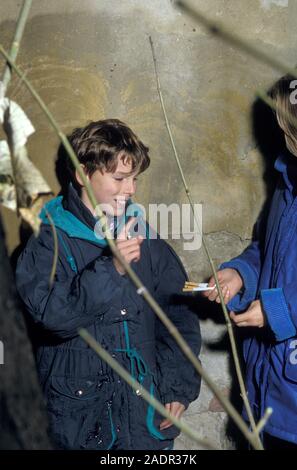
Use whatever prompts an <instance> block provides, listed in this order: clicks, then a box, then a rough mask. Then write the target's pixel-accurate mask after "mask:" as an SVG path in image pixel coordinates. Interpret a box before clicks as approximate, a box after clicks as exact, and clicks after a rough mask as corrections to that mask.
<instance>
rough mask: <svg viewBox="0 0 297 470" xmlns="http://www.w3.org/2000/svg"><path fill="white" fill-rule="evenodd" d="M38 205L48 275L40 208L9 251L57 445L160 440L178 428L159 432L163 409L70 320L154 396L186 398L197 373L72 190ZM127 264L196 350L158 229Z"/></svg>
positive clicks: (141, 444) (179, 277) (190, 316)
mask: <svg viewBox="0 0 297 470" xmlns="http://www.w3.org/2000/svg"><path fill="white" fill-rule="evenodd" d="M46 208H47V211H48V212H49V213H50V214H51V216H52V218H53V220H54V223H55V226H56V229H57V232H58V240H59V250H58V265H57V270H56V275H55V280H54V284H53V286H52V287H51V288H49V276H50V272H51V267H52V261H53V254H54V249H53V246H54V245H53V233H52V229H51V227H50V226H49V225H48V222H47V218H46V217H45V213H44V211H43V221H44V223H43V224H42V226H41V231H40V234H39V236H38V237H37V238H35V237H31V239H30V240H29V242H28V244H27V246H26V248H25V250H24V251H23V253H22V254H21V256H20V258H19V260H18V265H17V271H16V280H17V287H18V291H19V293H20V295H21V297H22V299H23V301H24V303H25V306H26V309H27V311H28V313H29V318H30V319H31V321H32V323H33V329H34V331H35V333H34V337H35V348H36V360H37V368H38V373H39V377H40V382H41V385H42V387H43V390H44V393H45V396H46V400H47V408H48V412H49V419H50V428H51V435H52V437H53V440H54V442H55V443H56V445H57V446H58V447H59V448H63V449H97V450H100V449H164V448H166V447H167V446H168V445H170V442H171V440H172V439H173V438H175V437H176V436H177V435H178V430H177V429H176V428H175V427H171V428H169V429H168V430H164V431H162V432H160V430H159V424H160V422H161V420H162V419H163V418H162V417H161V416H159V415H158V414H157V413H155V410H154V408H153V407H151V406H149V405H148V404H147V403H146V402H145V401H144V400H143V398H142V397H141V396H139V395H138V394H137V393H135V392H133V390H132V389H131V388H130V387H129V386H128V385H127V384H126V383H124V382H123V381H122V380H121V379H120V378H119V377H118V376H117V375H116V374H115V373H114V372H113V370H111V369H110V368H109V367H108V366H107V364H106V363H104V362H103V361H102V360H101V359H100V357H99V356H98V355H97V354H96V353H95V352H94V351H93V350H92V349H91V348H89V347H88V345H87V344H86V343H85V342H84V341H83V340H82V339H81V337H80V336H78V334H77V330H78V328H80V327H84V328H87V330H88V331H89V333H90V334H91V335H92V336H93V337H95V339H96V340H97V341H98V342H99V343H100V344H101V345H102V346H103V347H104V348H105V349H106V350H107V351H108V352H109V353H110V354H111V355H112V356H113V357H114V358H115V359H116V360H117V361H119V362H120V363H121V365H122V366H123V367H125V368H126V369H127V370H129V371H130V373H131V374H132V375H133V376H134V377H135V378H136V379H137V380H139V381H140V382H141V383H142V384H143V385H144V387H145V388H146V389H147V390H149V391H150V393H151V394H152V395H153V396H155V397H156V398H158V399H159V400H160V401H161V402H162V403H163V404H165V403H169V402H172V401H179V402H181V403H183V404H184V405H185V406H186V407H187V406H188V404H189V403H190V402H191V401H193V400H195V399H196V398H197V396H198V394H199V388H200V378H199V377H198V375H197V374H196V372H195V371H194V368H193V367H192V365H191V364H190V363H189V362H188V360H187V359H186V358H185V357H184V355H183V353H182V352H181V351H180V348H179V347H178V346H177V344H176V343H175V341H174V339H173V338H172V337H171V336H170V334H169V333H168V331H167V329H166V328H165V327H164V326H163V324H162V323H161V322H160V320H159V319H158V318H157V317H156V315H155V314H154V313H153V311H152V310H151V309H150V308H149V306H148V304H147V303H146V302H145V300H144V299H143V298H142V297H141V296H140V295H138V294H137V292H136V289H135V287H134V285H133V284H132V283H131V281H130V280H129V278H128V277H127V276H126V275H125V276H121V275H120V274H118V272H117V271H116V269H115V267H114V265H113V262H112V256H111V253H110V251H109V249H108V247H106V246H105V243H102V241H100V240H98V239H97V238H96V237H95V235H94V231H93V229H94V224H95V219H94V218H93V216H92V214H91V213H90V212H89V211H88V209H87V208H86V207H85V206H84V204H83V203H82V201H81V199H80V198H79V196H78V194H77V192H76V191H75V189H74V188H73V187H70V188H69V193H68V196H67V197H66V198H64V199H62V197H59V198H55V199H53V200H52V201H50V202H49V203H48V204H47V205H46ZM133 268H134V269H135V271H136V273H137V275H138V276H139V277H140V279H141V280H142V282H143V283H144V285H145V286H146V287H147V288H148V289H149V291H150V292H151V293H152V294H153V296H154V297H155V299H156V300H157V301H158V302H159V303H160V304H161V306H162V307H163V308H164V310H165V312H166V313H167V314H168V316H169V317H170V319H171V320H172V321H173V323H174V324H175V325H176V326H177V328H178V329H179V331H180V333H181V334H182V335H183V337H184V339H185V340H186V341H187V343H188V344H189V345H190V347H191V348H192V350H193V351H194V353H195V354H196V355H198V353H199V350H200V330H199V322H198V318H197V315H196V314H195V313H194V312H192V311H191V310H190V309H189V308H188V307H187V305H186V303H185V301H184V300H181V299H184V298H183V297H182V296H176V294H179V293H180V292H181V290H182V287H183V284H184V282H185V280H186V279H187V277H186V274H185V271H184V269H183V267H182V264H181V262H180V260H179V259H178V257H177V256H176V254H175V253H174V251H173V250H172V248H171V247H170V246H169V245H168V244H167V243H166V242H165V241H163V240H161V239H160V238H158V239H155V240H144V242H143V243H142V245H141V259H140V261H139V262H137V263H133Z"/></svg>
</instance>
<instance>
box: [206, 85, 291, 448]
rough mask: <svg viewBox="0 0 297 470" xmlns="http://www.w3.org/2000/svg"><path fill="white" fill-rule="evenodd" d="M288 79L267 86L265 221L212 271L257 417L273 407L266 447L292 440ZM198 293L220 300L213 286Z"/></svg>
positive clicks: (210, 298) (289, 96) (265, 440)
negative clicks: (239, 332) (273, 121)
mask: <svg viewBox="0 0 297 470" xmlns="http://www.w3.org/2000/svg"><path fill="white" fill-rule="evenodd" d="M294 80H295V79H294V78H293V77H290V76H285V77H283V78H282V79H280V80H279V81H278V82H277V84H276V85H275V86H274V87H273V89H272V92H271V93H272V97H273V100H274V102H275V104H276V116H277V120H278V123H279V126H280V128H281V129H282V130H283V132H284V137H285V141H286V150H285V151H284V152H283V154H281V155H280V156H279V157H278V158H277V159H276V161H275V169H276V170H277V171H278V172H279V180H278V184H277V187H276V189H275V192H274V195H273V199H272V201H271V206H270V212H269V216H268V220H267V225H266V226H265V227H264V228H263V226H261V224H262V222H261V221H259V222H258V224H257V229H258V234H259V236H258V238H256V239H255V240H254V241H253V242H252V243H251V244H250V245H249V246H248V247H247V249H246V250H245V251H244V252H243V253H242V254H241V255H240V256H238V257H236V258H234V259H232V260H231V261H229V262H227V263H224V264H223V265H222V266H220V270H219V271H218V280H219V284H220V286H221V288H222V291H223V296H224V302H225V303H226V304H227V307H228V309H229V310H230V311H231V312H230V317H231V319H232V320H233V322H234V324H235V325H236V326H237V327H239V328H245V329H246V330H245V332H246V334H245V335H244V337H245V339H244V342H243V354H244V359H245V363H246V388H247V392H248V398H249V401H250V403H251V405H252V409H253V412H254V416H255V418H256V420H259V419H260V418H261V417H262V416H263V414H264V412H265V410H266V409H267V407H271V408H272V409H273V414H272V416H271V417H270V418H269V420H268V422H267V424H266V426H265V430H264V431H265V432H264V435H263V438H264V444H265V446H266V448H270V447H272V448H275V447H277V446H278V447H290V446H292V447H293V446H294V445H296V444H297V334H296V327H297V197H296V196H297V158H296V157H297V128H296V127H295V125H294V123H292V121H291V120H290V118H289V117H288V113H290V115H291V116H293V118H295V119H296V118H297V110H296V106H297V105H296V103H297V101H296V97H295V95H296V92H295V91H294V89H295V88H296V83H297V82H296V80H295V81H294ZM294 85H295V86H294ZM285 113H287V114H285ZM263 231H264V232H263ZM262 233H264V234H265V237H261V234H262ZM262 239H263V241H262ZM210 284H211V285H214V284H215V282H214V278H213V277H212V278H211V279H210ZM204 295H205V296H206V297H208V299H209V300H211V301H214V300H216V301H217V302H220V299H219V297H218V292H217V289H214V291H209V292H207V293H205V294H204ZM238 312H240V313H238ZM290 443H291V444H290Z"/></svg>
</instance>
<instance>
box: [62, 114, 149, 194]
mask: <svg viewBox="0 0 297 470" xmlns="http://www.w3.org/2000/svg"><path fill="white" fill-rule="evenodd" d="M68 139H69V141H70V143H71V145H72V147H73V150H74V152H75V153H76V155H77V158H78V160H79V162H80V163H81V164H83V165H84V166H85V169H86V173H87V174H88V175H89V176H91V175H92V174H93V173H94V172H95V171H96V170H101V171H102V170H106V171H108V172H113V171H115V169H116V167H117V157H118V155H119V154H120V153H122V155H123V159H125V160H126V159H127V158H129V159H131V163H132V172H133V173H134V172H136V173H142V172H143V171H145V170H146V169H147V168H148V166H149V164H150V158H149V155H148V152H149V149H148V147H146V146H145V145H144V144H143V143H142V142H141V140H139V139H138V137H137V136H136V135H135V134H134V132H133V131H132V130H131V129H130V128H129V127H128V126H127V125H126V124H124V123H123V122H121V121H120V120H118V119H105V120H100V121H94V122H90V123H89V124H88V125H87V126H85V127H81V128H77V129H74V131H73V132H72V134H71V135H70V136H69V137H68ZM68 163H69V170H70V174H71V177H72V181H73V182H74V183H75V184H76V185H77V182H76V178H75V169H74V167H73V165H72V162H71V161H70V159H68Z"/></svg>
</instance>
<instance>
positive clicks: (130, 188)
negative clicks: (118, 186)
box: [125, 180, 136, 196]
mask: <svg viewBox="0 0 297 470" xmlns="http://www.w3.org/2000/svg"><path fill="white" fill-rule="evenodd" d="M135 189H136V188H135V181H133V180H131V181H127V184H126V187H125V193H126V194H128V195H129V196H133V194H134V193H135Z"/></svg>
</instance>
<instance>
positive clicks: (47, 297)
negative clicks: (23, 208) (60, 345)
mask: <svg viewBox="0 0 297 470" xmlns="http://www.w3.org/2000/svg"><path fill="white" fill-rule="evenodd" d="M47 230H50V229H42V232H41V235H40V236H39V237H38V238H34V236H32V238H31V239H30V240H29V242H28V244H27V247H26V248H25V250H24V251H23V252H22V254H21V256H20V258H19V259H18V264H17V270H16V284H17V289H18V292H19V294H20V296H21V298H22V300H23V302H24V304H25V307H26V309H27V311H28V313H29V314H30V316H31V317H32V318H33V321H34V322H35V323H37V324H39V325H40V326H41V327H42V328H44V329H46V330H49V331H51V332H52V333H53V334H54V335H55V336H57V337H59V338H61V339H68V338H72V337H74V336H77V330H78V329H79V328H81V327H87V326H89V325H91V324H92V323H93V322H94V321H95V320H96V319H97V318H99V316H100V315H101V314H102V313H104V312H105V311H107V310H108V309H109V310H108V315H112V316H113V317H114V320H115V321H117V318H118V320H119V321H122V318H121V317H122V315H121V309H123V306H125V310H126V312H127V314H126V318H127V317H128V316H131V315H135V314H136V312H137V311H138V310H139V308H140V303H141V302H142V299H141V298H140V296H139V295H138V294H137V292H136V289H135V288H134V286H133V285H132V283H130V282H129V280H128V279H127V278H126V276H120V275H119V274H118V272H117V271H116V269H115V267H114V265H113V262H112V259H111V258H110V257H98V258H97V259H96V260H95V261H93V262H92V263H91V264H90V265H88V266H87V267H86V268H85V269H83V270H82V271H81V272H79V273H78V274H75V273H74V272H72V271H70V269H69V268H68V263H67V262H66V258H65V254H64V253H62V250H61V253H60V250H59V258H58V263H57V269H56V275H55V279H54V282H53V285H52V287H49V278H50V272H51V268H52V260H53V254H54V248H53V236H52V233H51V232H48V231H47ZM64 266H67V269H66V268H65V267H64ZM111 305H112V308H110V307H111Z"/></svg>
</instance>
